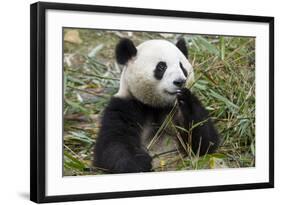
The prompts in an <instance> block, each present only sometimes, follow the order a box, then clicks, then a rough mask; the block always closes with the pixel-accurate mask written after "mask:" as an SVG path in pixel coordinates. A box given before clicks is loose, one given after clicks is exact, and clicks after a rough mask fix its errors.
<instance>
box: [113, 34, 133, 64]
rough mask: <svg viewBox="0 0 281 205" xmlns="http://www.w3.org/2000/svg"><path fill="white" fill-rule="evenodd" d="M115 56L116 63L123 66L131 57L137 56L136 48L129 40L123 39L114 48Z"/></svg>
mask: <svg viewBox="0 0 281 205" xmlns="http://www.w3.org/2000/svg"><path fill="white" fill-rule="evenodd" d="M115 55H116V60H117V62H118V63H119V64H121V65H125V64H126V63H127V62H128V61H129V60H130V59H131V58H132V57H134V56H136V55H137V48H136V47H135V45H134V43H133V42H132V41H131V40H130V39H127V38H123V39H121V40H120V41H119V43H118V44H117V46H116V50H115Z"/></svg>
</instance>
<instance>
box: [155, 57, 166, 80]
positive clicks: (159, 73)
mask: <svg viewBox="0 0 281 205" xmlns="http://www.w3.org/2000/svg"><path fill="white" fill-rule="evenodd" d="M166 69H167V64H166V63H165V62H163V61H160V62H159V63H158V64H157V65H156V68H155V70H154V77H155V78H156V79H157V80H161V79H162V78H163V75H164V73H165V71H166Z"/></svg>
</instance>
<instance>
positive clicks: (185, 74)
mask: <svg viewBox="0 0 281 205" xmlns="http://www.w3.org/2000/svg"><path fill="white" fill-rule="evenodd" d="M180 68H181V70H182V72H183V74H184V76H185V77H186V76H187V71H186V70H185V68H184V67H183V65H182V63H181V62H180Z"/></svg>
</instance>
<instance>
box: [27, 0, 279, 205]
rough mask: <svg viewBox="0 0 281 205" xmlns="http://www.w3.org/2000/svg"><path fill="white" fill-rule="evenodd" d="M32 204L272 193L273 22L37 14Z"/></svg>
mask: <svg viewBox="0 0 281 205" xmlns="http://www.w3.org/2000/svg"><path fill="white" fill-rule="evenodd" d="M30 20H31V37H30V43H31V44H30V45H31V85H30V87H31V105H30V109H31V113H30V117H31V126H30V132H31V139H30V144H31V146H30V147H31V153H30V160H31V167H30V193H31V194H30V199H31V200H32V201H34V202H37V203H43V202H59V201H74V200H94V199H108V198H120V197H138V196H153V195H168V194H185V193H196V192H212V191H229V190H243V189H258V188H273V187H274V18H273V17H265V16H247V15H230V14H215V13H202V12H187V11H173V10H155V9H143V8H126V7H109V6H96V5H81V4H62V3H46V2H45V3H43V2H39V3H35V4H32V5H31V17H30Z"/></svg>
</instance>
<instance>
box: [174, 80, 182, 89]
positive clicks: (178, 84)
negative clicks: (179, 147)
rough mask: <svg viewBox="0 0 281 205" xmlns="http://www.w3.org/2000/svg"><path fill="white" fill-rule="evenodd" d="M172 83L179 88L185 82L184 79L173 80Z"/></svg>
mask: <svg viewBox="0 0 281 205" xmlns="http://www.w3.org/2000/svg"><path fill="white" fill-rule="evenodd" d="M173 83H174V85H175V86H177V87H180V88H181V87H182V86H183V84H184V83H185V80H184V79H177V80H174V81H173Z"/></svg>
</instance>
